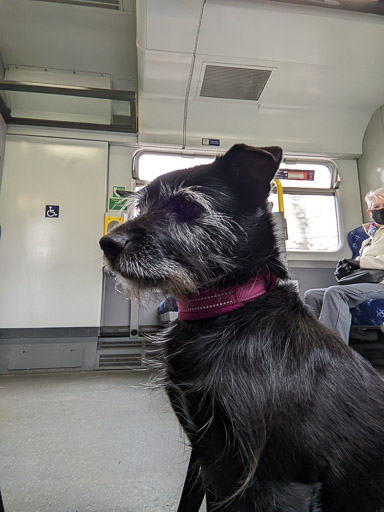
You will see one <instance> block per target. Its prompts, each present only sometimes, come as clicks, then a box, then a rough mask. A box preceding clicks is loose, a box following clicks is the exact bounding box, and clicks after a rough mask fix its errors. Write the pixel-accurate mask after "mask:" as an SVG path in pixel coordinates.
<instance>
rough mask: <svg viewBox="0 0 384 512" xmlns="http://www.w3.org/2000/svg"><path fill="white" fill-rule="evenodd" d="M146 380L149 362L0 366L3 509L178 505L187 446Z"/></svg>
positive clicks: (149, 509)
mask: <svg viewBox="0 0 384 512" xmlns="http://www.w3.org/2000/svg"><path fill="white" fill-rule="evenodd" d="M150 381H151V375H150V373H149V372H148V371H126V372H124V371H118V372H90V373H72V372H71V373H49V374H33V375H31V374H29V375H26V374H18V375H6V376H1V377H0V486H1V490H2V494H3V501H4V507H5V512H166V511H169V512H173V511H176V509H177V505H178V500H179V497H180V493H181V489H182V486H183V480H184V476H185V473H186V467H187V463H188V459H189V450H188V447H187V445H186V442H185V439H184V437H183V435H182V432H181V430H180V427H179V425H178V423H177V421H176V419H175V417H174V415H173V412H172V411H171V408H170V406H169V404H168V402H167V400H166V398H165V396H164V394H163V392H162V391H159V390H156V391H153V390H150V389H149V388H148V386H147V385H148V383H149V382H150ZM203 510H205V506H204V505H203V506H202V508H201V512H202V511H203Z"/></svg>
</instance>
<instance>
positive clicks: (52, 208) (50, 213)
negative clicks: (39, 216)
mask: <svg viewBox="0 0 384 512" xmlns="http://www.w3.org/2000/svg"><path fill="white" fill-rule="evenodd" d="M59 209H60V206H57V205H52V204H47V205H46V206H45V216H46V217H48V218H50V219H58V218H59Z"/></svg>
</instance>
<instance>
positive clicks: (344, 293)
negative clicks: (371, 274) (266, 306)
mask: <svg viewBox="0 0 384 512" xmlns="http://www.w3.org/2000/svg"><path fill="white" fill-rule="evenodd" d="M365 201H366V203H367V206H368V210H367V211H368V213H369V215H370V217H371V219H372V222H371V223H370V224H363V227H364V229H365V231H366V233H367V234H368V236H369V237H368V238H367V239H366V240H364V242H363V243H362V245H361V249H360V253H359V256H358V257H357V258H356V259H350V260H341V261H339V263H338V267H337V269H336V272H335V274H336V275H337V273H338V270H339V271H340V267H341V265H342V264H343V262H348V263H349V267H350V271H351V272H352V271H353V270H357V269H359V268H361V269H382V270H384V187H381V188H378V189H376V190H371V191H370V192H368V194H367V195H366V196H365ZM344 266H345V265H344ZM367 299H384V281H381V282H380V283H359V284H348V285H343V286H340V285H336V286H330V287H329V288H316V289H312V290H307V291H306V292H305V294H304V302H305V304H307V305H308V306H309V307H310V308H311V309H312V311H313V312H314V313H315V314H316V315H317V317H318V318H319V321H320V322H321V323H322V324H324V325H325V326H326V327H328V329H330V330H331V331H333V332H335V333H336V334H338V335H339V336H340V338H341V339H342V340H343V341H345V343H348V340H349V331H350V327H351V313H350V311H349V310H350V308H355V307H356V306H358V305H359V304H361V303H362V302H364V301H365V300H367Z"/></svg>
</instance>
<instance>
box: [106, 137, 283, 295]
mask: <svg viewBox="0 0 384 512" xmlns="http://www.w3.org/2000/svg"><path fill="white" fill-rule="evenodd" d="M281 158H282V150H281V148H279V147H268V148H253V147H250V146H245V145H243V144H237V145H235V146H233V147H232V148H231V149H230V150H229V151H228V152H227V153H226V154H225V155H224V156H222V157H218V158H217V159H216V160H215V161H214V162H213V163H211V164H208V165H201V166H197V167H194V168H192V169H186V170H179V171H174V172H171V173H169V174H165V175H163V176H160V177H159V178H157V179H155V180H154V181H153V182H151V183H150V184H149V185H147V186H146V187H145V188H143V189H141V190H140V191H138V192H137V193H135V194H132V196H131V197H130V198H129V199H128V201H129V210H130V211H131V212H134V213H133V215H131V218H130V220H128V221H127V222H126V223H124V224H122V225H120V226H118V227H116V228H114V229H113V230H112V231H111V232H110V233H109V234H108V235H106V236H104V237H103V238H102V239H101V240H100V245H101V248H102V250H103V251H104V254H105V261H106V265H105V266H106V268H107V269H109V270H110V271H111V272H112V273H113V274H115V275H116V276H117V277H118V280H119V281H120V282H121V283H122V284H123V286H124V288H126V289H127V290H128V292H131V294H133V295H137V294H138V292H140V291H141V290H145V289H156V288H160V289H162V290H163V291H164V292H170V293H172V294H173V295H175V296H176V297H181V296H183V295H185V294H188V293H194V292H196V291H198V290H201V289H207V288H210V287H214V286H225V285H232V284H233V282H241V281H242V280H245V279H247V278H250V277H252V275H254V274H255V273H257V272H258V271H260V270H263V271H264V270H266V269H269V270H271V266H273V265H275V266H276V269H278V268H279V264H278V258H277V252H276V248H275V241H274V237H273V234H272V228H271V223H270V218H269V214H268V213H267V212H266V199H267V197H268V194H269V190H270V182H271V180H272V178H273V176H274V174H275V172H276V171H277V169H278V167H279V164H280V161H281ZM276 269H275V273H278V270H276ZM281 271H282V272H283V270H281Z"/></svg>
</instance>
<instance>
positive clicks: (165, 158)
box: [133, 151, 216, 182]
mask: <svg viewBox="0 0 384 512" xmlns="http://www.w3.org/2000/svg"><path fill="white" fill-rule="evenodd" d="M215 158H216V156H211V155H194V154H188V153H183V154H181V153H179V154H177V153H159V152H149V151H145V152H139V153H136V155H135V157H134V160H133V177H134V178H136V179H139V180H140V181H144V182H148V181H152V180H154V179H155V178H157V176H161V175H162V174H166V173H167V172H171V171H176V170H177V169H188V168H189V167H194V166H195V165H202V164H209V163H211V162H213V161H214V159H215Z"/></svg>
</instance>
